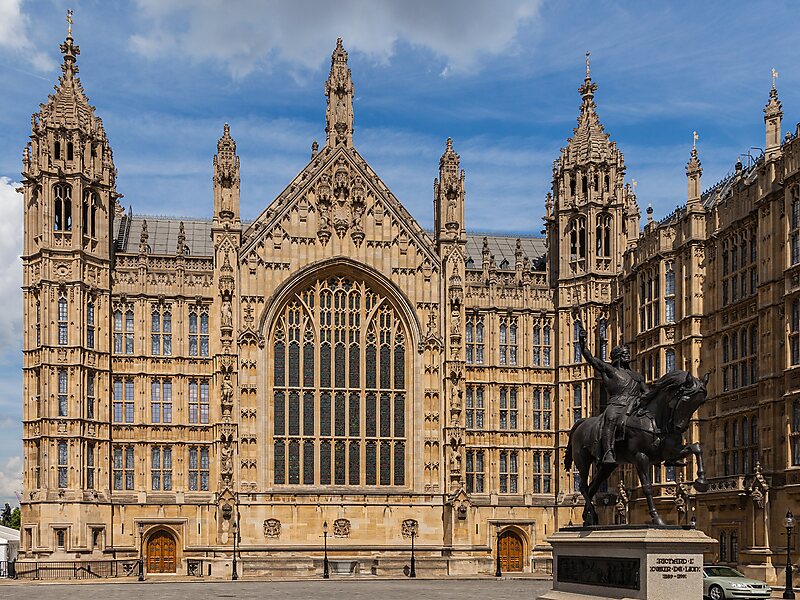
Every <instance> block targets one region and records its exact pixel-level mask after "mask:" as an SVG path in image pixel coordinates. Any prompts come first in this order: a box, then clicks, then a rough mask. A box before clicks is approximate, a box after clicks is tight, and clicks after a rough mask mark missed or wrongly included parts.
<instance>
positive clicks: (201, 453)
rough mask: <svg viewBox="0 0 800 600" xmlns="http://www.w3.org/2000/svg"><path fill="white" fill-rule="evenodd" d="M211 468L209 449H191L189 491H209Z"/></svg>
mask: <svg viewBox="0 0 800 600" xmlns="http://www.w3.org/2000/svg"><path fill="white" fill-rule="evenodd" d="M209 466H210V462H209V459H208V448H198V447H192V448H189V491H192V492H207V491H208V479H209V476H208V473H209Z"/></svg>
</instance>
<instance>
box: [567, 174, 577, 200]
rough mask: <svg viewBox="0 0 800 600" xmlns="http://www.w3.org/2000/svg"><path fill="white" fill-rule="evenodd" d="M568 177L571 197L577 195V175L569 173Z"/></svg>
mask: <svg viewBox="0 0 800 600" xmlns="http://www.w3.org/2000/svg"><path fill="white" fill-rule="evenodd" d="M567 179H569V195H570V197H571V198H574V197H575V177H572V176H571V175H567Z"/></svg>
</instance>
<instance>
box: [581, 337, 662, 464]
mask: <svg viewBox="0 0 800 600" xmlns="http://www.w3.org/2000/svg"><path fill="white" fill-rule="evenodd" d="M579 327H580V329H579V333H578V342H579V344H580V348H581V354H582V355H583V357H584V358H585V359H586V361H587V362H588V363H589V364H590V365H592V367H594V369H595V370H596V371H597V372H598V373H600V376H601V378H602V380H603V387H605V389H606V393H607V395H608V403H607V405H606V409H605V411H604V412H603V429H602V434H601V438H600V440H601V442H602V444H603V461H602V462H603V463H604V464H608V465H613V464H616V462H617V459H616V456H615V455H614V442H615V440H616V434H617V429H618V428H622V427H624V426H625V419H626V418H627V417H628V416H629V415H631V414H633V413H634V412H635V411H636V410H637V409H638V408H639V401H640V400H641V398H642V396H644V394H646V393H647V391H648V390H647V385H645V383H644V380H643V379H642V376H641V375H639V374H638V373H636V372H634V371H632V370H631V365H630V361H631V351H630V349H629V348H628V346H627V345H626V344H622V345H620V346H617V347H616V348H614V349H613V350H612V351H611V363H610V364H609V363H607V362H606V361H604V360H601V359H599V358H597V357H595V356H592V353H591V352H589V350H588V349H587V348H586V330H585V329H584V328H583V324H581V323H579Z"/></svg>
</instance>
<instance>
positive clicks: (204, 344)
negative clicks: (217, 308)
mask: <svg viewBox="0 0 800 600" xmlns="http://www.w3.org/2000/svg"><path fill="white" fill-rule="evenodd" d="M189 356H202V357H206V356H208V306H192V307H190V308H189Z"/></svg>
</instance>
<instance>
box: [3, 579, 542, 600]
mask: <svg viewBox="0 0 800 600" xmlns="http://www.w3.org/2000/svg"><path fill="white" fill-rule="evenodd" d="M550 588H551V582H550V581H542V580H536V579H511V580H507V579H500V580H493V579H471V580H465V579H427V580H426V579H416V580H411V579H404V580H386V579H383V580H363V579H362V580H359V579H356V580H341V579H331V580H328V581H321V580H313V581H235V582H234V581H204V582H200V581H198V582H174V583H173V582H164V581H157V582H156V581H147V582H144V583H138V582H133V581H126V582H124V583H117V582H104V583H77V584H73V583H33V582H26V583H10V582H9V583H6V584H3V585H0V597H1V598H3V600H17V599H19V600H22V599H25V600H30V598H34V597H46V596H47V594H48V593H53V594H54V595H57V596H58V597H59V598H70V599H82V598H89V599H95V598H97V599H102V600H128V599H131V600H133V599H136V600H138V599H140V598H141V597H142V596H150V597H154V596H155V597H157V598H158V599H159V600H172V599H175V600H184V599H185V598H191V599H192V600H204V599H206V598H209V599H212V598H235V599H237V600H247V599H251V598H252V599H254V600H255V599H258V600H263V599H265V598H280V600H307V599H308V598H320V599H327V598H347V599H348V600H374V599H375V598H378V599H379V600H408V599H409V598H425V599H426V600H427V599H432V600H451V599H452V600H463V599H464V598H472V597H478V598H491V599H492V600H535V598H536V597H537V596H538V595H539V594H541V593H542V592H544V591H546V590H549V589H550Z"/></svg>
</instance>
